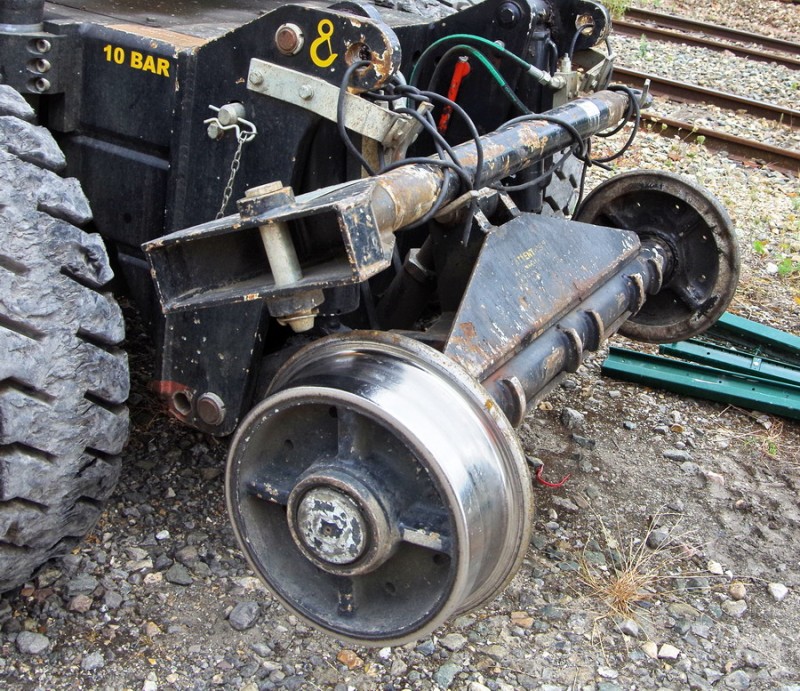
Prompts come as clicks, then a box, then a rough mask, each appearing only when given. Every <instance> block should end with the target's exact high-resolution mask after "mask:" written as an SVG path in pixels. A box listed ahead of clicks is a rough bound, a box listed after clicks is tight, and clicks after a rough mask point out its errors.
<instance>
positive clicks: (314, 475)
mask: <svg viewBox="0 0 800 691" xmlns="http://www.w3.org/2000/svg"><path fill="white" fill-rule="evenodd" d="M359 470H360V472H359ZM370 480H371V479H370V478H369V470H368V469H367V468H363V469H359V467H358V465H357V464H354V467H353V468H352V469H343V468H339V467H335V466H330V465H329V466H322V467H315V468H312V469H311V470H310V471H309V472H308V473H307V474H306V475H305V476H304V477H303V478H302V479H301V480H300V481H299V482H298V483H297V484H296V485H295V487H294V489H293V490H292V492H291V494H290V495H289V503H288V510H287V519H288V521H289V530H290V532H291V534H292V538H293V539H294V542H295V544H296V545H297V546H298V547H299V548H300V550H301V551H302V552H303V554H305V556H306V557H307V558H308V559H310V560H311V561H313V562H314V563H315V564H317V566H319V567H320V568H322V569H324V570H325V571H327V572H329V573H336V574H341V575H355V574H361V573H367V572H369V571H372V570H373V569H375V568H377V567H378V566H380V565H381V564H382V563H383V562H385V561H386V560H387V559H388V558H389V556H390V555H391V554H392V552H393V551H394V548H395V546H396V544H397V541H398V530H397V526H396V525H392V517H391V512H390V510H388V509H387V508H386V507H387V504H388V503H389V500H388V498H387V497H386V496H385V494H386V492H384V491H382V490H381V488H379V487H376V486H375V483H374V482H371V481H370ZM395 522H396V521H395Z"/></svg>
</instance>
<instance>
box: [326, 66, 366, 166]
mask: <svg viewBox="0 0 800 691" xmlns="http://www.w3.org/2000/svg"><path fill="white" fill-rule="evenodd" d="M371 64H372V63H371V62H369V61H368V60H359V61H357V62H354V63H353V64H352V65H350V67H348V68H347V69H346V70H345V72H344V76H343V77H342V83H341V84H340V85H339V98H338V100H337V102H336V128H337V129H338V131H339V137H340V138H341V140H342V142H344V145H345V147H346V148H347V150H348V151H349V152H350V153H351V154H352V156H353V158H355V159H356V160H357V161H358V162H359V163H360V164H361V167H362V168H364V170H366V171H367V173H369V174H370V175H375V170H374V169H373V168H372V166H371V165H370V164H369V163H367V159H366V158H364V157H363V156H362V155H361V152H360V151H359V150H358V149H357V148H356V145H355V144H353V141H352V139H350V136H349V135H348V134H347V129H346V128H345V125H344V97H345V95H346V94H347V88H348V87H349V86H350V79H351V77H352V76H353V73H354V72H355V71H356V70H357V69H360V68H362V67H368V66H369V65H371Z"/></svg>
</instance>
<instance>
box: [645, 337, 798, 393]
mask: <svg viewBox="0 0 800 691" xmlns="http://www.w3.org/2000/svg"><path fill="white" fill-rule="evenodd" d="M658 352H659V353H661V354H662V355H670V356H672V357H677V358H680V359H682V360H690V361H692V362H698V363H700V364H701V365H708V366H709V367H716V368H717V369H721V370H725V371H726V372H731V373H738V374H744V375H746V376H748V377H752V378H754V379H767V380H771V381H776V382H780V383H783V384H791V385H793V386H800V368H798V367H790V366H788V365H784V364H782V363H780V362H776V361H774V360H767V359H765V358H762V357H760V356H758V355H755V356H753V355H748V354H745V353H739V352H735V351H732V350H728V349H725V348H721V347H720V346H716V345H712V344H710V343H702V342H701V341H694V340H691V341H679V342H678V343H670V344H667V345H662V346H659V348H658Z"/></svg>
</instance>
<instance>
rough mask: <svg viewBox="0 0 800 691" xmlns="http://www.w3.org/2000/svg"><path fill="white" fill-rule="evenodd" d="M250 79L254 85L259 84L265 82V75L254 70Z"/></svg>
mask: <svg viewBox="0 0 800 691" xmlns="http://www.w3.org/2000/svg"><path fill="white" fill-rule="evenodd" d="M248 79H249V81H250V83H251V84H252V85H253V86H258V85H259V84H263V83H264V75H263V74H262V73H261V72H259V71H258V70H253V71H252V72H251V73H250V76H249V77H248Z"/></svg>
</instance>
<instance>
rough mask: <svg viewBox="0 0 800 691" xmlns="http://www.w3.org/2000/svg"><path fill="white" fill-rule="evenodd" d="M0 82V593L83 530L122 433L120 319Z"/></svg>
mask: <svg viewBox="0 0 800 691" xmlns="http://www.w3.org/2000/svg"><path fill="white" fill-rule="evenodd" d="M33 117H34V113H33V111H32V110H31V108H30V107H29V106H28V104H27V102H26V101H25V100H24V99H23V98H22V97H21V96H20V95H19V94H18V93H17V92H16V91H14V90H13V89H11V88H10V87H8V86H0V353H2V356H0V592H4V591H7V590H10V589H12V588H15V587H17V586H19V585H21V584H23V583H25V582H26V581H27V580H29V579H30V578H31V576H32V575H33V574H34V572H35V571H36V570H37V569H38V568H39V567H40V566H42V565H43V564H44V563H45V562H47V561H48V560H49V559H51V558H53V557H57V556H60V555H62V554H64V553H66V552H67V551H69V550H70V549H72V548H73V547H74V546H75V545H76V544H78V543H79V542H80V540H81V539H82V538H83V537H84V536H85V535H86V534H87V533H88V532H89V531H90V530H91V529H92V527H93V526H94V525H95V523H96V522H97V520H98V518H99V517H100V514H101V512H102V510H103V502H104V501H105V500H106V499H107V498H108V497H109V495H110V494H111V492H112V491H113V489H114V486H115V484H116V482H117V479H118V477H119V473H120V459H119V458H118V456H117V454H119V452H120V451H121V450H122V447H123V446H124V444H125V441H126V439H127V436H128V411H127V408H126V407H125V406H124V405H123V404H124V402H125V400H126V399H127V397H128V390H129V375H128V360H127V357H126V355H125V353H124V352H123V351H122V350H121V349H120V348H119V347H118V346H119V344H120V343H121V342H122V340H123V339H124V337H125V326H124V322H123V318H122V312H121V310H120V308H119V306H118V305H117V303H116V301H115V300H114V298H113V296H111V295H110V294H109V293H105V292H103V291H102V287H103V286H104V285H105V284H106V283H108V281H110V280H111V278H112V276H113V274H112V271H111V269H110V267H109V261H108V255H107V254H106V250H105V247H104V246H103V242H102V240H101V238H100V237H99V236H98V235H90V234H87V233H85V232H84V231H82V230H80V229H79V228H78V227H77V226H78V225H82V224H84V223H86V222H88V221H89V220H90V219H91V212H90V210H89V203H88V201H87V199H86V197H85V196H84V194H83V192H82V191H81V188H80V184H79V183H78V181H77V180H75V179H64V178H62V177H60V176H59V175H58V174H57V173H56V172H55V171H57V170H59V169H61V168H63V166H64V164H65V161H64V156H63V154H62V153H61V151H60V149H59V148H58V145H57V144H56V142H55V141H54V139H53V137H52V135H51V134H50V132H48V131H47V130H46V129H44V128H42V127H37V126H35V125H34V124H32V120H33Z"/></svg>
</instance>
